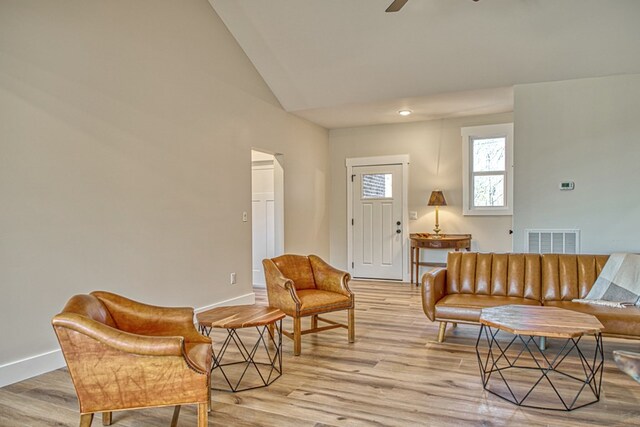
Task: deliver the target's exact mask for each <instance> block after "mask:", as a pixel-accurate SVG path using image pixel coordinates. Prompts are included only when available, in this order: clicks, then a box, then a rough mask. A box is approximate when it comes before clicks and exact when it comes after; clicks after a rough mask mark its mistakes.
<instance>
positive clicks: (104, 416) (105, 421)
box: [102, 412, 112, 426]
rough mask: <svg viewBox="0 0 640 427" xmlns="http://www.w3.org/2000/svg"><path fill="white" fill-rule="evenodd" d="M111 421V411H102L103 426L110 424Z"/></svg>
mask: <svg viewBox="0 0 640 427" xmlns="http://www.w3.org/2000/svg"><path fill="white" fill-rule="evenodd" d="M111 422H112V419H111V412H103V413H102V425H103V426H110V425H111Z"/></svg>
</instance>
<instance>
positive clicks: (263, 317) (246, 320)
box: [196, 305, 286, 329]
mask: <svg viewBox="0 0 640 427" xmlns="http://www.w3.org/2000/svg"><path fill="white" fill-rule="evenodd" d="M285 316H286V315H285V314H284V312H282V311H281V310H280V309H278V308H274V307H267V306H264V305H234V306H229V307H216V308H212V309H211V310H207V311H203V312H202V313H198V314H197V315H196V319H198V323H200V324H204V325H207V326H211V327H212V328H227V329H238V328H250V327H252V326H264V325H268V324H270V323H274V322H277V321H278V320H280V319H283V318H284V317H285Z"/></svg>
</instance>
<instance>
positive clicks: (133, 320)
mask: <svg viewBox="0 0 640 427" xmlns="http://www.w3.org/2000/svg"><path fill="white" fill-rule="evenodd" d="M91 295H93V296H95V297H96V298H98V299H100V301H102V303H103V304H104V305H105V306H106V307H107V309H108V310H109V312H110V313H111V316H112V317H113V319H114V320H115V322H116V324H117V327H118V329H120V330H123V331H126V332H131V333H133V334H140V335H147V336H148V335H157V336H181V337H184V338H185V339H186V341H188V342H201V343H206V342H211V341H210V340H209V339H208V338H207V337H205V336H203V335H201V334H200V333H199V332H198V330H197V329H196V327H195V326H194V323H193V308H191V307H158V306H155V305H149V304H143V303H140V302H137V301H133V300H130V299H128V298H125V297H122V296H120V295H116V294H112V293H110V292H104V291H95V292H92V293H91Z"/></svg>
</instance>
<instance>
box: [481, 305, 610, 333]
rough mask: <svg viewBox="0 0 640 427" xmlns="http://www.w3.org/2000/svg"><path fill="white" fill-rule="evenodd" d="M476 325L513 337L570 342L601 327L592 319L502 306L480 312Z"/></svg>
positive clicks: (558, 310)
mask: <svg viewBox="0 0 640 427" xmlns="http://www.w3.org/2000/svg"><path fill="white" fill-rule="evenodd" d="M480 323H481V324H483V325H487V326H491V327H495V328H498V329H501V330H503V331H507V332H511V333H512V334H516V335H533V336H538V337H552V338H574V337H578V336H580V335H584V334H597V333H599V332H600V331H601V330H602V329H604V326H602V323H600V321H599V320H598V319H597V318H596V317H595V316H593V315H591V314H586V313H579V312H577V311H572V310H565V309H564V308H558V307H543V306H532V305H503V306H500V307H491V308H483V309H482V313H481V314H480Z"/></svg>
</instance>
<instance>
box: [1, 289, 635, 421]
mask: <svg viewBox="0 0 640 427" xmlns="http://www.w3.org/2000/svg"><path fill="white" fill-rule="evenodd" d="M351 288H352V290H353V291H354V292H355V294H356V342H355V343H354V344H349V343H348V341H347V331H346V330H342V329H337V330H332V331H328V332H324V333H321V334H317V335H306V336H304V337H303V339H302V355H301V356H299V357H294V356H293V355H292V354H293V349H292V344H293V343H292V341H291V340H289V339H287V338H284V341H283V342H284V357H283V367H284V374H283V375H282V377H281V378H279V379H278V380H277V381H276V382H275V383H273V384H272V385H270V386H269V387H267V388H262V389H256V390H251V391H245V392H240V393H236V394H233V393H225V392H214V393H213V411H212V413H211V414H210V418H209V425H210V426H238V427H243V426H279V427H286V426H292V427H293V426H295V427H303V426H314V427H323V426H604V425H607V426H638V425H640V384H638V383H636V382H634V381H633V380H632V379H631V378H630V377H628V376H627V375H625V374H623V373H621V372H620V371H618V369H617V368H616V366H615V364H614V362H613V358H612V354H611V352H612V351H613V350H616V349H622V350H629V351H640V344H639V341H632V340H619V339H613V338H607V337H605V339H604V346H605V357H606V364H605V372H604V379H603V385H602V389H603V395H602V398H601V401H600V402H599V403H596V404H594V405H592V406H589V407H586V408H583V409H578V410H576V411H573V412H569V413H565V412H557V411H545V410H534V409H525V408H519V407H516V406H514V405H512V404H511V403H508V402H505V401H503V400H501V399H500V398H498V397H495V396H493V395H491V394H488V393H486V392H485V391H484V390H483V389H482V385H481V383H480V376H479V370H478V363H477V361H476V353H475V341H476V337H477V333H478V327H477V326H470V325H459V326H458V327H457V328H456V329H448V330H447V335H446V341H445V342H444V343H442V344H438V343H437V342H436V337H437V333H438V325H437V324H435V323H431V322H429V320H428V319H427V318H426V317H425V315H424V314H423V312H422V308H421V303H420V293H419V288H417V287H415V286H412V285H409V284H400V283H387V282H364V281H353V282H351ZM256 292H257V296H258V300H259V301H265V294H264V291H263V290H261V289H257V290H256ZM327 317H329V318H332V319H335V320H345V319H346V311H345V312H339V313H333V314H330V315H328V316H327ZM304 321H306V322H308V320H307V319H304V320H303V322H304ZM284 324H285V327H286V328H288V329H291V321H290V319H285V321H284ZM221 334H222V335H221ZM212 337H213V338H214V341H215V342H216V343H218V344H220V343H221V342H222V340H223V339H224V331H214V333H213V334H212ZM553 343H554V341H553V340H550V344H551V347H550V350H553V348H554V344H553ZM77 411H78V409H77V400H76V397H75V393H74V390H73V386H72V385H71V381H70V378H69V375H68V373H67V371H66V370H65V369H60V370H57V371H54V372H50V373H47V374H44V375H41V376H38V377H35V378H32V379H29V380H26V381H23V382H21V383H18V384H13V385H10V386H8V387H5V388H2V389H0V426H2V427H5V426H7V427H8V426H11V427H14V426H15V427H23V426H29V427H44V426H47V427H50V426H77V425H78V422H79V418H80V417H79V415H78V412H77ZM172 413H173V409H172V408H157V409H145V410H139V411H125V412H118V413H114V415H113V421H114V424H113V425H114V426H122V427H134V426H136V427H137V426H168V425H169V423H170V422H171V415H172ZM92 425H93V426H100V425H102V424H101V420H100V417H96V419H94V421H93V424H92ZM179 425H180V426H195V425H196V410H195V407H189V406H187V407H183V409H182V411H181V414H180V422H179Z"/></svg>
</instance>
